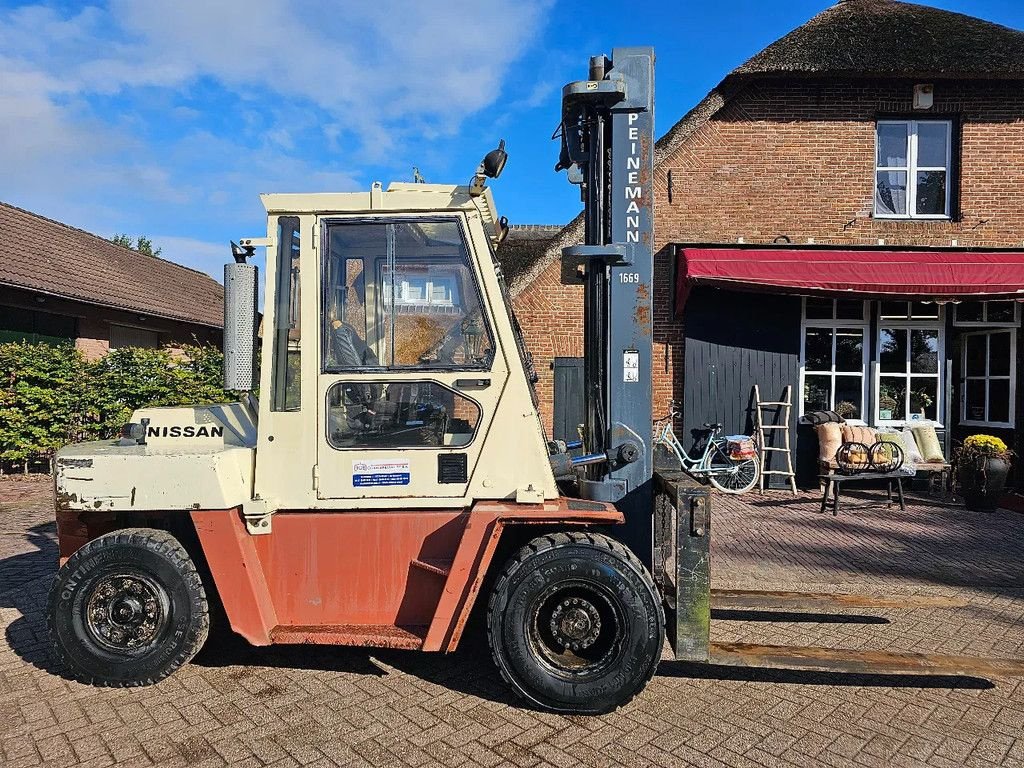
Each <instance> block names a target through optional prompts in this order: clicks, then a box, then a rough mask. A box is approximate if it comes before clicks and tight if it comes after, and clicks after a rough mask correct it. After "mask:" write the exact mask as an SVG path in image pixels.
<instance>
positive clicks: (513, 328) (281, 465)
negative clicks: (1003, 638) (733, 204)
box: [48, 48, 1021, 714]
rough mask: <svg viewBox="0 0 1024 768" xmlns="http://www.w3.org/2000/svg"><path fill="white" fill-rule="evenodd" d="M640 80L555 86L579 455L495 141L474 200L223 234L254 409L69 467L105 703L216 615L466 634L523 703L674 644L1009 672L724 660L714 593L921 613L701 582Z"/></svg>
mask: <svg viewBox="0 0 1024 768" xmlns="http://www.w3.org/2000/svg"><path fill="white" fill-rule="evenodd" d="M653 84H654V52H653V50H652V49H650V48H618V49H615V50H614V51H613V53H612V56H611V58H607V57H605V56H597V57H594V58H592V59H591V61H590V67H589V73H588V77H587V79H586V80H581V81H578V82H573V83H570V84H568V85H566V86H565V88H564V89H563V98H562V115H561V128H560V131H559V134H560V138H561V151H560V157H559V160H558V164H557V166H556V170H565V171H567V172H568V177H569V180H570V181H571V182H572V183H574V184H577V185H579V187H580V190H581V197H582V200H583V203H584V217H585V238H584V242H583V243H582V244H580V245H577V246H573V247H569V248H566V249H564V252H563V258H564V259H565V260H566V261H567V262H569V263H570V264H572V265H573V266H575V267H576V268H578V269H579V271H580V273H581V274H582V279H583V284H584V296H585V300H584V345H585V372H584V373H585V375H584V399H585V409H584V410H585V415H584V423H583V424H582V425H581V429H580V434H581V439H580V440H578V441H572V442H564V441H553V440H549V439H547V437H546V435H545V431H544V428H543V425H542V422H541V419H540V415H539V409H538V404H537V399H536V395H535V393H534V391H533V382H534V381H535V380H536V375H535V373H534V371H533V366H532V362H531V358H530V354H529V351H528V350H527V349H526V346H525V344H524V340H523V335H522V333H521V331H520V328H519V325H518V323H517V321H516V318H515V315H514V313H513V311H512V305H511V301H510V299H509V294H508V289H507V286H506V284H505V280H504V278H503V276H502V273H501V269H500V267H499V265H498V261H497V259H496V258H495V249H496V248H499V247H500V244H501V242H502V240H503V239H504V237H505V236H506V235H507V233H508V224H507V221H506V220H505V219H504V218H502V217H499V216H498V214H497V212H496V209H495V204H494V199H493V196H492V193H491V190H490V189H489V187H488V186H487V183H488V180H489V179H496V178H497V177H498V176H499V175H500V174H501V171H502V169H503V167H504V165H505V162H506V159H507V154H506V152H505V149H504V145H503V144H501V145H499V146H498V148H496V149H495V150H493V151H491V152H490V153H488V154H487V155H486V157H485V158H484V159H483V161H482V162H481V164H480V166H479V167H478V169H477V170H476V172H475V173H474V174H473V176H472V178H471V179H470V181H469V183H468V184H467V185H463V186H455V185H433V184H423V183H410V184H405V183H393V184H391V185H390V186H389V187H388V188H387V189H384V188H383V186H382V185H381V184H379V183H374V184H373V185H372V187H371V188H370V190H369V191H368V192H361V193H344V194H335V193H325V194H266V195H263V196H262V202H263V205H264V207H265V208H266V212H267V231H266V235H265V236H263V237H252V238H243V239H241V240H240V242H239V243H238V244H234V243H232V253H233V256H234V261H233V263H229V264H228V265H226V266H225V270H224V280H225V317H224V320H225V327H224V352H225V367H224V386H225V389H227V390H230V391H237V392H241V393H243V396H242V397H241V399H240V400H239V401H238V402H234V403H229V404H217V405H198V406H193V407H173V408H144V409H141V410H138V411H137V412H136V413H135V414H134V415H133V417H132V422H131V423H129V424H127V425H125V426H124V428H123V429H122V431H121V435H120V437H119V439H117V440H113V441H100V442H91V443H84V444H79V445H72V446H69V447H67V448H64V449H62V450H61V451H60V452H59V454H58V456H57V459H56V477H55V482H56V519H57V531H58V538H59V548H60V568H59V570H58V572H57V575H56V577H55V579H54V583H53V586H52V589H51V591H50V594H49V605H48V624H49V630H50V633H51V638H52V649H53V653H54V655H55V657H56V658H57V660H58V661H59V662H60V663H61V665H62V666H63V667H64V668H65V669H67V670H68V672H69V673H70V674H71V675H73V676H74V677H76V678H77V679H79V680H81V681H84V682H87V683H91V684H95V685H105V686H136V685H145V684H151V683H155V682H157V681H159V680H160V679H162V678H164V677H166V676H167V675H169V674H171V673H172V672H174V671H175V670H177V669H178V668H179V667H181V666H182V665H183V664H185V663H186V662H188V661H189V660H190V659H191V658H192V657H193V656H194V655H195V654H196V653H197V652H198V651H199V650H200V648H201V647H202V646H203V644H204V642H205V640H206V638H207V634H208V632H209V627H210V618H211V613H215V612H217V613H219V610H220V609H217V611H215V610H214V609H215V608H216V607H217V606H220V607H222V611H223V614H224V616H225V617H226V621H227V623H228V624H229V625H230V628H231V630H232V631H234V632H235V633H237V634H239V635H241V636H242V637H243V638H245V639H246V640H247V641H248V642H249V643H251V644H253V645H256V646H266V645H273V644H309V643H312V644H328V645H346V646H361V647H368V648H392V649H406V650H420V651H436V652H452V651H454V650H455V649H456V648H457V647H458V645H459V642H460V639H461V638H462V636H463V634H464V630H465V629H466V626H467V622H469V620H470V617H471V616H477V617H479V619H480V621H481V622H482V624H483V625H484V627H485V631H486V634H487V639H488V643H489V646H490V649H491V652H492V655H493V658H494V662H495V664H496V666H497V668H498V670H499V671H500V673H501V676H502V677H503V678H504V680H505V681H506V682H507V683H508V685H509V686H510V688H511V689H512V690H514V691H515V692H516V693H517V694H519V695H520V696H521V697H523V698H524V699H525V700H526V701H527V702H529V703H531V704H532V705H533V706H536V707H540V708H543V709H548V710H552V711H556V712H563V713H578V714H596V713H603V712H608V711H611V710H613V709H615V708H616V707H619V706H621V705H623V704H624V703H626V702H628V701H629V700H630V699H632V698H633V697H634V696H636V695H637V694H638V693H640V692H641V691H642V690H643V688H644V687H645V686H646V685H647V683H648V682H649V681H650V680H651V678H652V676H653V675H654V673H655V671H656V669H657V668H658V665H659V663H661V661H662V657H663V651H664V645H665V640H666V636H667V638H668V640H669V642H670V644H671V647H672V652H673V656H674V658H675V659H678V660H684V661H690V662H709V661H711V662H714V663H718V664H742V665H750V664H756V665H759V666H787V667H792V666H796V667H800V668H805V669H840V670H842V669H849V670H853V671H860V672H863V671H865V670H866V669H870V670H874V671H882V672H891V671H918V672H920V671H940V672H943V673H970V674H976V673H978V671H979V670H981V671H988V672H989V673H991V674H1015V673H1018V672H1019V671H1020V669H1021V665H1020V664H1019V663H1015V662H1013V661H1012V660H978V659H964V658H959V657H934V656H931V657H929V656H924V655H919V654H911V655H907V654H888V653H870V654H869V653H864V652H861V653H860V654H859V655H858V653H856V652H852V651H842V652H838V651H832V650H828V649H807V648H784V647H773V646H750V645H739V644H713V643H711V641H710V617H711V604H712V599H714V600H715V605H716V606H718V605H731V606H741V607H750V606H751V605H754V606H759V607H765V606H772V605H781V606H782V607H789V608H793V607H794V606H796V607H801V606H810V607H812V608H814V609H820V608H821V606H822V604H823V603H829V601H831V603H830V604H836V603H837V602H838V604H839V605H841V606H849V605H882V604H888V605H891V604H898V605H899V606H902V607H907V606H909V605H911V604H914V602H913V601H911V600H910V599H901V600H899V601H894V600H890V601H889V602H888V603H886V602H885V601H879V600H873V601H872V600H871V599H869V598H858V597H857V596H849V595H848V596H821V595H817V596H816V595H805V594H801V593H753V592H735V591H733V592H713V591H712V590H711V583H710V581H711V580H710V550H709V541H710V531H711V496H710V495H709V491H708V489H707V488H706V487H704V486H701V485H698V484H696V483H694V482H693V481H692V480H690V479H689V478H687V477H686V476H685V475H683V474H682V473H681V472H679V471H678V468H677V469H676V470H671V469H669V470H656V468H655V457H654V455H653V453H652V436H651V426H652V403H651V386H650V381H651V373H652V331H653V308H652V293H653V290H652V288H653V252H652V249H653V243H654V237H653V178H654V87H653ZM260 247H265V248H266V249H267V264H266V273H267V274H266V284H265V294H264V295H265V309H264V313H263V317H262V329H263V332H262V334H260V333H258V328H259V325H258V323H259V321H258V317H259V315H258V309H257V308H258V305H257V295H258V270H257V267H256V266H255V265H254V264H253V263H252V257H253V255H254V253H255V250H256V249H257V248H260ZM257 352H259V354H258V355H257ZM257 358H258V359H259V360H260V361H261V364H260V365H259V367H258V371H257V364H256V361H257ZM255 391H258V392H259V397H258V398H257V397H256V396H254V394H253V393H254V392H255ZM916 604H927V605H939V604H953V602H952V601H945V602H943V600H942V599H940V598H934V599H932V600H931V601H928V599H926V598H918V599H917V601H916Z"/></svg>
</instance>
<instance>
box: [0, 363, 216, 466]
mask: <svg viewBox="0 0 1024 768" xmlns="http://www.w3.org/2000/svg"><path fill="white" fill-rule="evenodd" d="M223 364H224V358H223V355H222V354H221V352H220V350H218V349H216V348H215V347H211V346H196V345H187V346H185V347H182V348H180V349H173V348H171V347H164V348H162V349H141V348H126V349H116V350H113V351H112V352H110V354H108V355H107V356H106V357H103V358H100V359H99V360H96V361H89V360H86V359H85V358H84V357H83V356H82V353H81V352H79V351H78V350H77V349H76V348H75V347H74V345H72V344H63V345H59V346H51V345H47V344H27V343H14V344H0V461H5V462H26V461H34V460H46V459H49V458H51V457H52V456H53V454H54V453H56V451H57V450H58V449H59V448H60V447H61V446H63V445H67V444H68V443H71V442H76V441H79V440H90V439H99V438H110V437H114V436H115V435H116V434H117V432H118V430H119V429H120V427H121V425H122V424H124V423H125V422H126V421H128V419H129V418H130V417H131V414H132V411H134V410H135V409H137V408H143V407H147V406H160V405H199V404H206V403H218V402H227V401H230V400H232V399H233V396H232V395H231V393H226V392H224V391H223V390H222V389H221V371H222V368H223Z"/></svg>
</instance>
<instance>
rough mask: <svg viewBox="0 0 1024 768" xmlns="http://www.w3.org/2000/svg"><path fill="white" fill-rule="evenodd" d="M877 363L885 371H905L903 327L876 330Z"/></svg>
mask: <svg viewBox="0 0 1024 768" xmlns="http://www.w3.org/2000/svg"><path fill="white" fill-rule="evenodd" d="M878 364H879V367H880V368H881V370H882V371H883V372H886V373H905V372H906V370H907V331H906V329H905V328H895V329H886V328H883V329H882V330H880V331H879V332H878Z"/></svg>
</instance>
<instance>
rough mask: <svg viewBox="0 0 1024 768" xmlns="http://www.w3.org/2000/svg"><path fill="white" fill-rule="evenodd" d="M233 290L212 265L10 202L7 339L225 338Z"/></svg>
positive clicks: (117, 343)
mask: <svg viewBox="0 0 1024 768" xmlns="http://www.w3.org/2000/svg"><path fill="white" fill-rule="evenodd" d="M223 325H224V288H223V286H221V285H220V284H219V283H218V282H217V281H216V280H214V279H212V278H211V277H209V276H208V275H205V274H203V273H202V272H197V271H195V270H193V269H189V268H187V267H183V266H181V265H179V264H174V263H173V262H170V261H167V260H165V259H161V258H159V257H155V256H147V255H146V254H142V253H139V252H138V251H134V250H132V249H130V248H125V247H123V246H120V245H115V244H114V243H112V242H110V241H109V240H106V239H104V238H102V237H98V236H96V235H93V234H90V233H89V232H85V231H83V230H81V229H75V228H74V227H69V226H67V225H66V224H61V223H60V222H58V221H54V220H52V219H47V218H45V217H43V216H39V215H38V214H35V213H30V212H29V211H25V210H22V209H21V208H16V207H14V206H12V205H8V204H6V203H0V342H4V341H22V340H24V341H32V342H52V343H59V342H66V341H73V342H74V343H75V344H76V345H77V346H78V348H79V349H81V350H82V352H83V353H84V354H85V355H86V356H88V357H93V358H95V357H99V356H102V355H104V354H106V352H107V351H108V350H110V349H116V348H118V347H127V346H134V347H157V346H161V345H163V344H168V343H171V344H176V343H180V344H186V343H197V342H198V343H203V344H206V343H209V344H215V345H218V346H219V345H220V343H221V336H222V329H223Z"/></svg>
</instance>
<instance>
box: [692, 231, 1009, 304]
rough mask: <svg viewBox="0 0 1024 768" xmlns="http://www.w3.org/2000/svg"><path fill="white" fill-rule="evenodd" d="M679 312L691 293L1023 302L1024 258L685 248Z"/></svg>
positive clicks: (930, 251)
mask: <svg viewBox="0 0 1024 768" xmlns="http://www.w3.org/2000/svg"><path fill="white" fill-rule="evenodd" d="M677 253H678V257H679V269H678V282H677V286H676V290H677V299H678V301H677V304H676V306H677V307H678V308H679V309H680V310H681V309H682V307H683V305H684V304H685V302H686V296H687V295H688V293H689V290H690V286H692V285H714V286H717V287H719V288H731V289H733V290H740V291H744V290H745V291H757V290H772V291H775V292H782V293H795V294H801V295H815V294H817V295H830V296H860V297H862V298H870V297H871V296H876V297H883V298H902V297H908V298H917V299H933V300H943V299H946V300H951V299H968V298H981V297H985V298H1004V299H1008V298H1014V299H1017V298H1019V299H1022V300H1024V251H1003V250H1000V251H993V250H988V251H983V250H963V249H952V248H922V249H914V250H896V249H887V248H859V249H837V248H826V247H822V248H812V247H807V248H792V247H782V248H769V247H742V246H729V247H716V246H692V247H691V246H680V247H679V248H678V249H677Z"/></svg>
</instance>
